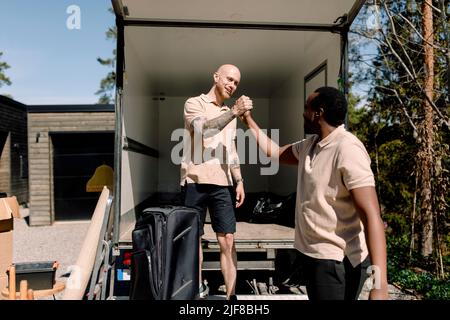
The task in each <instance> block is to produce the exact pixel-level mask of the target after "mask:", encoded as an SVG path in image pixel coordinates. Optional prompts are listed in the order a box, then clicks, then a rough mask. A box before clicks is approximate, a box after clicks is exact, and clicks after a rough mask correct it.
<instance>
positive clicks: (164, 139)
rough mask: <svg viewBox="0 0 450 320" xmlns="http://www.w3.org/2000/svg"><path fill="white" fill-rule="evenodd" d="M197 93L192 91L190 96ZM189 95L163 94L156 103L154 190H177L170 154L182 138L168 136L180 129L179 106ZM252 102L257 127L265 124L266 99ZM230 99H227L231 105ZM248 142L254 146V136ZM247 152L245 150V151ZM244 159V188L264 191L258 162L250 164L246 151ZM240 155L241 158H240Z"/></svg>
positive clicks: (177, 178)
mask: <svg viewBox="0 0 450 320" xmlns="http://www.w3.org/2000/svg"><path fill="white" fill-rule="evenodd" d="M208 90H209V87H205V88H204V91H203V93H207V91H208ZM241 91H243V92H245V83H244V84H242V86H241ZM197 94H200V92H193V93H192V95H193V96H194V95H197ZM188 98H189V97H166V98H165V99H164V100H163V101H160V102H159V121H158V123H159V134H158V136H159V152H160V157H159V161H158V162H159V174H158V192H162V193H176V192H179V191H180V165H179V164H178V163H176V162H175V163H174V161H173V159H172V157H171V154H172V150H180V148H178V147H177V146H180V143H181V142H182V139H181V138H180V137H179V136H178V137H176V138H177V140H174V141H171V135H172V133H173V131H174V130H176V129H180V128H181V129H183V128H184V122H183V108H184V103H185V101H186V100H187V99H188ZM253 102H254V106H255V109H254V113H253V114H254V117H255V118H257V119H258V122H259V123H260V125H261V127H263V128H267V127H268V119H269V99H265V98H257V99H253ZM233 104H234V99H231V100H230V101H228V102H227V105H229V106H232V105H233ZM238 128H241V129H242V130H245V128H244V126H243V125H242V123H240V121H238ZM249 139H251V140H253V141H252V142H250V143H249V145H251V144H253V145H255V146H256V142H255V141H254V138H253V137H251V138H249ZM246 151H248V150H246ZM245 156H246V159H240V160H241V163H242V165H241V168H242V174H243V177H244V179H245V181H246V183H245V189H246V191H247V192H261V191H268V176H261V174H260V167H261V165H260V164H250V163H249V159H250V157H249V156H248V152H246V153H245ZM241 158H242V157H241Z"/></svg>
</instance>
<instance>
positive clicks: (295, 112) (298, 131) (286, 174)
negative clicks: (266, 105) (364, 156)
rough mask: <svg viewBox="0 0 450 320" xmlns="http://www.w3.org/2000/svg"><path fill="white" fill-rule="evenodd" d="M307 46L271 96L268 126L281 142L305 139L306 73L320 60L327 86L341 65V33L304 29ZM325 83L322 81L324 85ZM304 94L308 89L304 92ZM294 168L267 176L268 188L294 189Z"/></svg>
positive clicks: (279, 191)
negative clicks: (276, 132)
mask: <svg viewBox="0 0 450 320" xmlns="http://www.w3.org/2000/svg"><path fill="white" fill-rule="evenodd" d="M303 35H304V37H305V38H304V39H305V43H306V45H305V46H304V49H303V52H302V53H301V54H299V56H302V57H303V60H302V61H301V63H300V64H298V65H297V66H295V69H294V70H295V71H294V72H293V74H292V76H291V77H290V78H289V79H288V80H286V81H285V82H284V83H282V84H281V85H280V86H279V87H278V89H276V90H275V91H274V92H273V94H272V97H271V99H270V109H269V110H270V111H269V117H270V124H269V125H270V128H279V129H280V145H285V144H287V143H293V142H296V141H300V140H302V139H304V137H305V136H304V132H303V128H304V123H303V111H304V104H305V98H304V96H305V92H304V91H305V80H304V78H305V76H307V75H308V74H310V73H311V72H312V71H313V70H314V69H315V68H316V67H318V66H320V65H321V64H322V63H323V62H326V64H327V85H329V86H334V87H337V81H338V77H339V66H340V36H339V34H331V33H325V32H320V33H319V32H304V33H303ZM323 85H325V84H323ZM306 94H307V95H308V94H309V92H307V93H306ZM296 183H297V168H295V167H294V166H283V165H281V166H280V169H279V172H278V173H277V174H276V175H272V176H270V177H269V191H270V192H273V193H276V194H281V195H287V194H290V193H292V192H295V191H296Z"/></svg>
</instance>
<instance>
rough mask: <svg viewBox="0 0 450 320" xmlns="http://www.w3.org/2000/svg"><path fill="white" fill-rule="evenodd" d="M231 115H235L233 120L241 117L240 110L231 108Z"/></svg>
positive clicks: (234, 107)
mask: <svg viewBox="0 0 450 320" xmlns="http://www.w3.org/2000/svg"><path fill="white" fill-rule="evenodd" d="M231 114H232V115H233V118H236V117H237V116H238V115H239V110H237V108H236V106H235V105H234V106H232V107H231Z"/></svg>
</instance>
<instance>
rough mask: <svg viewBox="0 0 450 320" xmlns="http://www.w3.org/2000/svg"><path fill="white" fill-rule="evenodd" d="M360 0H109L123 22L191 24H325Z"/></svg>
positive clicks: (360, 3)
mask: <svg viewBox="0 0 450 320" xmlns="http://www.w3.org/2000/svg"><path fill="white" fill-rule="evenodd" d="M364 2H365V1H360V0H281V1H280V0H246V1H242V0H228V1H211V0H184V1H179V0H148V1H143V0H113V3H114V6H115V11H116V14H119V15H120V14H123V16H124V19H125V20H154V19H160V20H178V21H180V20H185V21H186V20H187V21H189V20H191V21H217V22H219V21H221V22H254V23H255V22H256V23H277V24H282V23H302V24H328V25H331V24H333V23H335V20H336V19H337V18H338V17H340V16H342V15H344V14H350V18H353V13H351V12H352V10H353V11H359V9H360V7H361V5H362V4H363V3H364Z"/></svg>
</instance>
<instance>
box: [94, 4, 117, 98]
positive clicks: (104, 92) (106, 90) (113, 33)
mask: <svg viewBox="0 0 450 320" xmlns="http://www.w3.org/2000/svg"><path fill="white" fill-rule="evenodd" d="M108 10H109V12H111V13H113V10H112V8H109V9H108ZM106 39H107V40H116V39H117V27H116V26H114V27H109V28H108V30H107V31H106ZM97 61H98V62H99V63H100V64H101V65H103V66H106V67H108V68H110V70H111V71H109V72H108V74H107V75H106V77H105V78H103V79H102V80H101V81H100V88H99V90H97V92H96V93H95V94H96V95H99V96H100V97H99V99H98V103H100V104H109V103H112V102H113V101H114V89H115V86H116V72H115V66H116V49H114V50H113V56H112V57H111V58H106V59H103V58H100V57H98V58H97Z"/></svg>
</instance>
